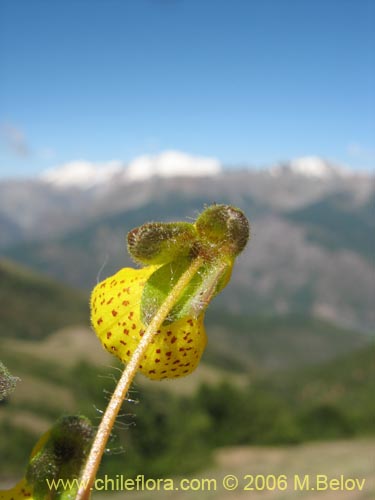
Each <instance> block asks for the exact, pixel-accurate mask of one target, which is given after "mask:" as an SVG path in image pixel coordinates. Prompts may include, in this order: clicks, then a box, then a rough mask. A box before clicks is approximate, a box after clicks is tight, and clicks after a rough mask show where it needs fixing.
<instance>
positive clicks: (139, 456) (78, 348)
mask: <svg viewBox="0 0 375 500" xmlns="http://www.w3.org/2000/svg"><path fill="white" fill-rule="evenodd" d="M0 272H1V278H2V279H1V281H0V290H1V314H0V319H1V328H2V330H3V331H4V333H5V334H4V335H1V337H0V353H1V355H0V357H1V360H2V361H3V362H4V364H5V365H6V366H7V367H8V368H9V369H10V371H11V372H12V374H13V375H15V376H17V377H19V378H20V379H21V380H20V381H19V382H18V384H17V387H16V390H15V392H14V393H13V394H12V395H11V396H10V398H9V400H7V401H5V402H3V403H1V404H0V410H1V411H0V435H1V439H0V476H2V477H3V478H9V477H11V476H12V475H17V474H19V473H20V472H21V470H22V467H23V464H25V462H26V460H27V456H28V454H29V451H30V449H31V447H32V445H33V443H34V442H35V440H36V438H37V436H39V435H40V434H41V433H42V432H44V431H45V430H46V429H47V428H48V427H49V426H50V425H51V424H52V422H53V421H54V420H56V419H57V418H58V417H59V416H60V415H61V414H74V413H83V414H85V415H87V416H88V417H90V418H91V419H92V420H93V422H94V423H97V422H98V419H99V417H100V412H99V411H98V409H99V410H102V409H104V407H105V405H106V400H107V397H108V392H106V391H112V389H113V387H114V383H115V379H117V378H118V371H117V369H118V367H119V366H120V364H119V363H118V362H116V360H114V359H112V358H111V357H109V355H108V354H106V353H105V351H104V350H103V349H102V347H101V346H100V343H99V342H98V341H97V339H96V337H95V335H94V334H93V332H92V331H90V329H89V328H83V327H82V326H74V325H79V324H88V317H89V315H88V308H87V299H86V298H85V296H82V295H81V294H79V293H77V292H75V291H72V290H70V289H68V288H66V287H63V286H60V285H58V284H56V283H53V282H52V281H49V280H46V279H44V278H41V277H40V276H36V275H35V274H32V273H30V272H29V271H26V270H24V269H19V268H18V267H16V266H15V265H14V264H11V263H10V262H5V261H2V262H1V267H0ZM206 326H207V333H208V337H209V342H208V346H207V349H206V353H205V355H204V358H203V362H202V363H201V365H200V366H199V368H198V369H197V371H196V372H195V373H194V374H193V375H192V376H191V377H188V378H186V379H181V380H178V381H171V382H166V383H156V382H154V383H151V382H150V383H148V384H145V380H146V379H145V378H143V377H139V378H138V380H137V382H136V384H135V385H134V391H133V392H132V394H131V398H132V399H136V400H139V402H140V403H139V404H138V405H135V404H134V403H126V404H125V407H124V414H125V417H124V418H121V419H120V422H119V424H118V426H117V427H116V429H115V432H114V436H113V439H112V440H111V443H110V448H111V449H112V450H113V451H114V452H115V451H116V450H117V451H118V450H125V451H126V453H125V455H124V453H122V454H120V458H119V457H118V455H116V454H115V453H113V454H109V455H108V456H107V457H106V458H105V461H104V463H103V471H106V472H107V473H111V474H114V473H122V472H123V468H124V463H125V462H126V467H127V471H129V474H133V473H134V474H136V473H144V474H149V475H154V476H160V475H161V474H166V473H171V474H172V473H186V472H188V471H193V470H195V469H197V468H199V467H201V466H203V465H205V464H207V463H208V461H209V458H210V456H211V452H212V450H213V449H214V448H215V447H217V446H223V445H234V444H246V443H257V444H281V443H295V442H300V441H303V440H305V439H315V438H316V437H319V436H320V437H322V438H331V437H343V436H352V435H354V434H363V433H369V432H373V424H372V423H371V422H372V421H371V415H372V413H371V412H373V410H374V408H373V406H371V400H372V396H371V394H372V392H373V389H374V387H373V380H374V379H375V377H374V368H373V365H372V364H371V362H372V359H373V351H372V347H366V345H367V346H368V345H369V342H370V338H369V337H367V336H365V335H363V334H360V333H358V332H351V331H348V330H344V329H342V328H338V327H335V326H334V325H331V324H329V323H327V322H323V321H319V320H316V319H311V318H303V317H295V316H285V317H279V318H276V317H245V316H236V315H227V314H224V313H219V312H218V311H217V310H216V311H215V309H211V311H210V313H209V314H208V316H207V322H206ZM308 365H310V368H307V367H308ZM249 382H250V385H249ZM187 386H189V390H185V389H186V387H187ZM327 422H328V423H329V425H327ZM134 423H136V426H135V427H134ZM323 431H324V432H323ZM165 436H168V440H166V439H165ZM181 456H183V460H182V459H181ZM2 457H6V460H2ZM128 457H131V458H128ZM0 479H1V477H0Z"/></svg>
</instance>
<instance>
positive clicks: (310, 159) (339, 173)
mask: <svg viewBox="0 0 375 500" xmlns="http://www.w3.org/2000/svg"><path fill="white" fill-rule="evenodd" d="M270 173H271V174H272V175H274V176H278V175H282V174H285V173H290V174H294V175H301V176H305V177H311V178H316V179H327V178H332V177H343V176H345V177H346V176H348V175H350V170H348V169H347V168H345V167H342V166H341V165H335V164H334V163H332V162H329V161H327V160H324V159H323V158H319V157H318V156H303V157H300V158H295V159H293V160H291V161H289V162H285V163H284V162H283V163H279V164H277V165H275V166H273V167H271V169H270Z"/></svg>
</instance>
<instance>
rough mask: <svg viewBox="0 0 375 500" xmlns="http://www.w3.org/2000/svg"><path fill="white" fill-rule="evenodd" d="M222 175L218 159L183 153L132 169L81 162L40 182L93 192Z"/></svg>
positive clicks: (136, 163)
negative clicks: (152, 180)
mask: <svg viewBox="0 0 375 500" xmlns="http://www.w3.org/2000/svg"><path fill="white" fill-rule="evenodd" d="M220 172H221V165H220V163H219V161H218V160H216V159H215V158H207V157H201V156H192V155H189V154H186V153H182V152H180V151H164V152H162V153H160V154H157V155H143V156H139V157H137V158H135V159H134V160H132V161H131V162H130V163H129V164H128V165H126V164H125V163H123V162H121V161H119V160H112V161H109V162H105V163H92V162H89V161H86V160H77V161H72V162H69V163H65V164H63V165H60V166H58V167H55V168H52V169H49V170H47V171H45V172H43V173H42V174H41V175H40V179H41V180H42V181H44V182H46V183H48V184H51V185H52V186H55V187H58V188H69V187H74V188H80V189H90V188H93V187H97V186H100V185H105V184H108V183H111V182H114V181H115V182H126V183H130V182H141V181H146V180H148V179H150V178H151V177H162V178H167V177H210V176H213V175H217V174H218V173H220Z"/></svg>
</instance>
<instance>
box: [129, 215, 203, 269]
mask: <svg viewBox="0 0 375 500" xmlns="http://www.w3.org/2000/svg"><path fill="white" fill-rule="evenodd" d="M196 240H197V232H196V229H195V227H194V225H193V224H191V223H189V222H150V223H147V224H143V225H142V226H140V227H136V228H134V229H132V230H131V231H130V232H129V233H128V250H129V253H130V255H131V256H132V258H133V259H134V260H135V261H136V262H138V263H140V264H166V263H167V262H171V261H172V260H175V259H176V258H179V257H187V256H188V255H189V254H191V253H192V251H193V247H194V243H195V242H196Z"/></svg>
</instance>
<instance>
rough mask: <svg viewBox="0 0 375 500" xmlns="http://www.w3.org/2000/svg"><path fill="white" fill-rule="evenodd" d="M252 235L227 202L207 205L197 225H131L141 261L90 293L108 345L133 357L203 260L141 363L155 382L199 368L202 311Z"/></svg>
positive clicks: (132, 249)
mask: <svg viewBox="0 0 375 500" xmlns="http://www.w3.org/2000/svg"><path fill="white" fill-rule="evenodd" d="M249 234H250V230H249V223H248V220H247V218H246V217H245V215H244V214H243V212H242V211H241V210H239V209H237V208H234V207H231V206H228V205H212V206H210V207H208V208H206V209H205V210H204V211H203V212H202V214H201V215H200V216H199V217H198V218H197V220H196V221H195V223H187V222H170V223H161V222H159V223H154V222H152V223H148V224H144V225H142V226H140V227H138V228H135V229H133V230H132V231H130V232H129V234H128V250H129V253H130V254H131V256H132V257H133V259H134V260H135V261H136V262H137V263H138V264H141V265H143V266H144V267H142V268H140V269H133V268H124V269H121V270H120V271H119V272H118V273H117V274H115V275H114V276H111V277H109V278H107V279H106V280H104V281H103V282H101V283H99V284H98V285H97V286H96V287H95V288H94V290H93V292H92V296H91V321H92V325H93V327H94V330H95V332H96V334H97V336H98V337H99V339H100V341H101V342H102V344H103V346H104V347H105V349H107V350H108V351H109V352H111V353H112V354H114V355H115V356H117V357H118V358H119V359H120V360H121V361H123V362H129V360H130V359H131V357H132V354H133V353H134V351H135V349H136V348H137V346H138V344H139V342H140V339H141V338H142V336H143V335H144V333H145V331H146V328H147V326H148V324H149V323H150V321H151V320H152V318H153V316H154V314H155V313H156V312H157V311H158V309H159V307H160V306H161V304H162V303H163V301H164V300H165V299H166V297H167V296H168V294H169V293H170V292H171V290H172V289H173V287H174V285H175V284H176V283H177V281H178V279H179V278H180V276H181V275H182V274H183V273H184V272H185V271H186V270H187V269H188V268H189V266H190V265H191V264H192V262H193V261H194V260H196V259H199V263H200V265H199V268H198V270H197V272H196V273H195V275H194V277H193V278H192V280H191V281H190V283H189V285H188V286H187V287H186V289H185V290H184V292H183V293H182V295H181V296H180V297H179V298H178V300H177V301H176V303H175V305H174V306H173V307H172V309H171V310H170V311H169V314H168V315H167V317H166V319H165V321H164V323H163V324H162V325H161V327H160V329H159V330H158V331H157V332H155V335H154V336H153V338H152V340H151V342H150V344H149V346H148V348H147V350H146V351H145V353H144V356H143V359H142V360H141V362H140V364H139V370H140V371H141V372H142V373H143V374H144V375H146V376H147V377H149V378H151V379H154V380H161V379H165V378H176V377H181V376H184V375H188V374H189V373H191V372H192V371H193V370H195V368H196V367H197V365H198V363H199V360H200V358H201V356H202V354H203V351H204V349H205V346H206V343H207V337H206V332H205V328H204V324H203V319H204V313H205V310H206V308H207V306H208V304H209V302H210V301H211V299H212V298H213V297H214V296H215V295H217V294H218V293H219V292H220V291H221V290H222V289H223V288H224V287H225V286H226V284H227V283H228V281H229V279H230V276H231V272H232V268H233V264H234V260H235V258H236V257H237V255H238V254H239V253H240V252H241V251H242V250H243V249H244V247H245V246H246V243H247V241H248V239H249Z"/></svg>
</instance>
